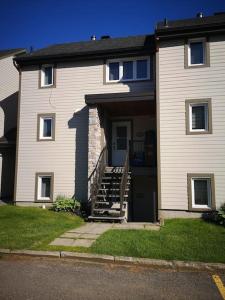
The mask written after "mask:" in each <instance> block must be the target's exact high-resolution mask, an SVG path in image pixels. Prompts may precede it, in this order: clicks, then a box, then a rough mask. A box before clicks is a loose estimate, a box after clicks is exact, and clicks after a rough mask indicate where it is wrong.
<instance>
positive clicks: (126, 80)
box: [105, 56, 151, 83]
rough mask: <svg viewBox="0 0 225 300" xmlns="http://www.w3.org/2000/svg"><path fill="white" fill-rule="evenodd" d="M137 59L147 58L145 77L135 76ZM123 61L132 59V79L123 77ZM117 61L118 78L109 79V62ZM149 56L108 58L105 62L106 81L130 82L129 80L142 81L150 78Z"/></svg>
mask: <svg viewBox="0 0 225 300" xmlns="http://www.w3.org/2000/svg"><path fill="white" fill-rule="evenodd" d="M138 60H147V77H146V78H137V72H136V71H137V61H138ZM125 61H132V62H133V76H134V77H133V78H132V79H123V62H125ZM114 62H118V63H119V79H118V80H109V64H110V63H114ZM150 63H151V62H150V57H149V56H143V57H129V58H123V59H109V60H107V62H106V78H105V79H106V82H107V83H108V82H110V83H112V82H130V81H140V80H141V81H143V80H150V79H151V74H150V73H151V72H150V67H151V65H150Z"/></svg>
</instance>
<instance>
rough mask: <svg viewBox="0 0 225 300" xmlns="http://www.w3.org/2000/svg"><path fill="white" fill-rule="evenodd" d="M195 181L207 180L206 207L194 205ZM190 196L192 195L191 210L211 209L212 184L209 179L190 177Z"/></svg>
mask: <svg viewBox="0 0 225 300" xmlns="http://www.w3.org/2000/svg"><path fill="white" fill-rule="evenodd" d="M195 180H207V193H208V205H199V204H198V205H196V204H195V193H194V181H195ZM191 194H192V207H193V208H206V209H211V207H212V182H211V178H210V177H192V178H191Z"/></svg>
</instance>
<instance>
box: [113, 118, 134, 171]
mask: <svg viewBox="0 0 225 300" xmlns="http://www.w3.org/2000/svg"><path fill="white" fill-rule="evenodd" d="M130 140H131V122H130V121H116V122H113V123H112V166H116V167H119V166H123V165H124V162H125V157H126V153H127V150H128V148H129V141H130Z"/></svg>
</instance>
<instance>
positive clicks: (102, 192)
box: [89, 167, 131, 221]
mask: <svg viewBox="0 0 225 300" xmlns="http://www.w3.org/2000/svg"><path fill="white" fill-rule="evenodd" d="M123 173H124V168H123V167H106V168H105V171H104V175H103V177H102V182H101V185H100V188H99V189H98V194H97V197H96V201H94V203H92V204H93V206H92V215H91V216H90V217H89V219H90V220H120V221H121V220H126V219H127V217H128V216H127V211H128V201H127V200H128V196H129V188H130V179H131V177H130V175H131V174H130V172H128V177H127V183H126V188H125V190H124V194H123V199H124V200H123V202H122V203H121V199H120V194H121V180H122V176H123ZM121 206H122V207H121Z"/></svg>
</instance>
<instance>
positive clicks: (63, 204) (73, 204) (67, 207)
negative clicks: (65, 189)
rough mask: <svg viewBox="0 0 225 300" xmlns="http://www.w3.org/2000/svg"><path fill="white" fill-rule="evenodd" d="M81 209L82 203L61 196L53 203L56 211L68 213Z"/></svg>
mask: <svg viewBox="0 0 225 300" xmlns="http://www.w3.org/2000/svg"><path fill="white" fill-rule="evenodd" d="M79 209H80V202H79V201H78V200H76V199H73V198H68V197H66V196H63V195H59V196H57V198H56V201H55V202H54V203H53V210H54V211H67V212H77V211H79Z"/></svg>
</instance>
